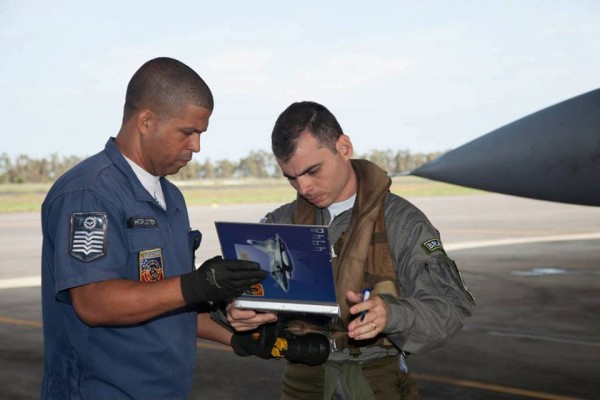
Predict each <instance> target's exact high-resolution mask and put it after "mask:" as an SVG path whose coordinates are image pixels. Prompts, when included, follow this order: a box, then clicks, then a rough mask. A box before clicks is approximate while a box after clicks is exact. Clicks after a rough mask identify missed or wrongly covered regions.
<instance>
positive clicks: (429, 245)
mask: <svg viewBox="0 0 600 400" xmlns="http://www.w3.org/2000/svg"><path fill="white" fill-rule="evenodd" d="M421 246H423V248H424V249H425V250H427V251H428V252H429V253H433V252H434V251H436V250H441V251H444V247H442V242H441V241H439V240H438V239H429V240H427V241H425V242H423V243H422V244H421Z"/></svg>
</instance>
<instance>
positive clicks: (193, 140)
mask: <svg viewBox="0 0 600 400" xmlns="http://www.w3.org/2000/svg"><path fill="white" fill-rule="evenodd" d="M189 146H190V150H191V151H193V152H194V153H198V152H199V151H200V134H199V133H194V134H193V135H191V136H190V145H189Z"/></svg>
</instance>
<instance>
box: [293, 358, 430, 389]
mask: <svg viewBox="0 0 600 400" xmlns="http://www.w3.org/2000/svg"><path fill="white" fill-rule="evenodd" d="M361 369H362V374H363V375H364V378H365V379H366V382H368V385H369V386H370V389H371V391H372V392H373V395H374V396H370V397H362V398H361V399H360V400H362V399H367V398H372V399H375V400H389V399H402V400H417V399H418V398H419V391H418V387H417V383H416V381H415V380H414V379H413V378H412V377H411V376H410V374H407V373H405V372H403V371H401V370H400V368H399V367H398V357H396V356H392V357H384V358H380V359H378V360H375V361H372V362H367V363H364V364H362V365H361ZM281 388H282V394H281V399H282V400H323V396H324V392H325V369H324V367H323V366H312V367H311V366H308V365H304V364H294V363H288V364H287V365H286V367H285V371H284V374H283V381H282V384H281ZM326 400H329V399H326ZM352 400H359V399H358V398H357V399H352Z"/></svg>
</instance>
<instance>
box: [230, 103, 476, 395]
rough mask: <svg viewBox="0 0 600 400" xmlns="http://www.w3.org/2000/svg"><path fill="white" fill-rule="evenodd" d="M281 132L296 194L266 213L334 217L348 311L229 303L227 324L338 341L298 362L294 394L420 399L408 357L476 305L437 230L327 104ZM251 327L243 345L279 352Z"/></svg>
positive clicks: (236, 342) (287, 387)
mask: <svg viewBox="0 0 600 400" xmlns="http://www.w3.org/2000/svg"><path fill="white" fill-rule="evenodd" d="M271 139H272V148H273V153H274V154H275V157H276V159H277V163H278V164H279V166H280V168H281V170H282V172H283V174H284V176H285V177H286V178H287V179H288V181H289V182H290V184H291V185H292V187H293V188H294V189H295V190H296V192H297V198H296V200H294V201H293V202H291V203H288V204H285V205H283V206H281V207H279V208H278V209H276V210H274V211H273V212H271V213H268V214H267V216H266V218H265V222H267V223H284V224H290V223H293V224H305V225H311V224H319V225H328V226H329V235H330V237H329V239H330V240H329V241H330V243H333V244H334V245H333V249H334V251H333V252H332V254H333V266H334V277H335V283H336V295H337V302H338V304H339V305H340V308H341V318H340V320H339V321H334V322H333V323H323V322H315V323H310V321H308V322H307V321H306V320H304V321H300V320H291V321H289V320H287V319H286V320H285V321H284V318H283V316H278V315H276V314H274V313H258V312H255V311H253V310H242V309H238V308H235V307H233V306H232V305H231V304H230V305H229V306H228V307H227V319H228V322H229V323H230V324H231V326H232V327H233V328H235V329H236V330H237V331H240V332H245V331H250V330H253V329H255V328H257V327H258V326H261V328H260V329H259V332H260V333H261V334H262V336H263V337H265V338H268V337H269V335H268V332H265V330H266V329H265V327H269V326H274V327H275V328H273V329H277V330H280V329H281V325H283V328H285V329H287V332H288V333H287V334H289V333H292V334H294V335H305V334H306V333H311V335H314V333H315V332H320V333H321V334H322V335H324V336H325V337H326V338H328V339H329V342H330V344H331V346H330V347H331V349H332V350H333V351H332V352H331V354H329V357H328V359H327V361H326V362H325V363H324V364H323V365H311V364H309V363H303V362H302V361H300V362H288V364H287V365H286V368H285V372H284V376H283V382H282V399H284V400H289V399H318V400H322V399H344V400H346V399H381V400H387V399H410V400H413V399H416V398H418V391H417V387H416V384H415V381H414V380H413V379H412V377H411V376H410V374H409V373H408V370H407V367H406V360H405V357H406V355H407V354H408V353H415V354H419V353H422V352H424V351H426V350H429V349H433V348H436V347H439V346H442V345H443V344H444V343H446V341H447V340H448V339H449V338H450V337H452V336H453V335H455V334H456V333H457V332H458V331H459V330H460V329H461V328H462V325H463V320H464V318H466V317H468V316H470V315H471V314H472V312H473V307H474V303H473V298H472V297H471V295H470V293H469V292H468V291H467V289H466V287H465V285H464V283H463V281H462V279H461V277H460V275H459V272H458V269H457V267H456V265H455V263H454V261H452V260H451V259H450V258H449V257H448V256H447V255H446V252H445V251H444V248H443V246H442V242H441V239H440V236H439V233H438V231H437V230H436V229H435V228H434V227H433V225H432V224H431V223H430V222H429V220H428V219H427V217H426V216H425V215H424V214H423V213H422V212H421V211H420V210H418V209H417V208H416V207H415V206H414V205H412V204H411V203H409V202H408V201H407V200H405V199H403V198H401V197H399V196H397V195H395V194H393V193H391V192H390V190H389V189H390V185H391V180H390V178H389V177H388V175H387V173H386V172H385V171H383V170H382V169H381V168H379V167H377V166H376V165H375V164H373V163H371V162H369V161H366V160H355V159H351V158H352V155H353V147H352V142H351V141H350V138H349V137H348V136H347V135H345V134H344V132H343V131H342V128H341V127H340V125H339V123H338V122H337V120H336V118H335V116H334V115H333V114H332V113H331V112H330V111H329V110H328V109H327V108H325V107H324V106H322V105H320V104H317V103H314V102H308V101H307V102H299V103H294V104H292V105H290V106H289V107H288V108H287V109H286V110H285V111H283V113H281V115H280V116H279V118H278V119H277V121H276V123H275V127H274V128H273V133H272V136H271ZM365 289H370V290H371V296H370V298H369V299H368V300H367V299H365V298H363V297H361V295H360V293H361V291H363V290H365ZM361 314H362V316H361V317H359V318H356V317H357V316H358V315H361ZM267 329H269V328H267ZM287 334H286V335H287ZM252 337H253V336H252V335H247V334H243V333H236V334H234V336H233V339H232V341H231V343H232V345H233V348H234V350H235V351H236V353H237V354H239V355H243V356H247V355H258V356H260V357H263V358H269V357H271V356H272V353H271V352H270V351H268V350H269V349H267V351H265V349H263V348H261V346H262V347H265V345H266V346H267V347H268V346H270V345H271V344H272V343H271V342H268V341H266V340H264V341H262V342H259V341H255V342H253V341H252V340H251V338H252ZM288 341H289V340H288ZM306 347H307V348H311V346H309V345H306ZM312 347H315V346H312ZM321 362H322V361H321Z"/></svg>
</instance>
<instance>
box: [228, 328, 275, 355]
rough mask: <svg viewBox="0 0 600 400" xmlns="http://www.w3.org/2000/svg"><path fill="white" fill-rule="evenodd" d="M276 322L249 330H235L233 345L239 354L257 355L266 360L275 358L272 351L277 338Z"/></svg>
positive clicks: (232, 339) (232, 338)
mask: <svg viewBox="0 0 600 400" xmlns="http://www.w3.org/2000/svg"><path fill="white" fill-rule="evenodd" d="M276 331H277V329H276V327H275V324H269V325H261V326H259V327H258V328H256V329H254V330H252V331H247V332H234V333H233V336H232V337H231V347H232V348H233V351H234V352H235V354H237V355H238V356H242V357H248V356H256V357H260V358H264V359H265V360H267V359H269V358H273V355H272V354H271V351H272V349H273V346H274V345H275V340H276V339H277V334H276Z"/></svg>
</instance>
